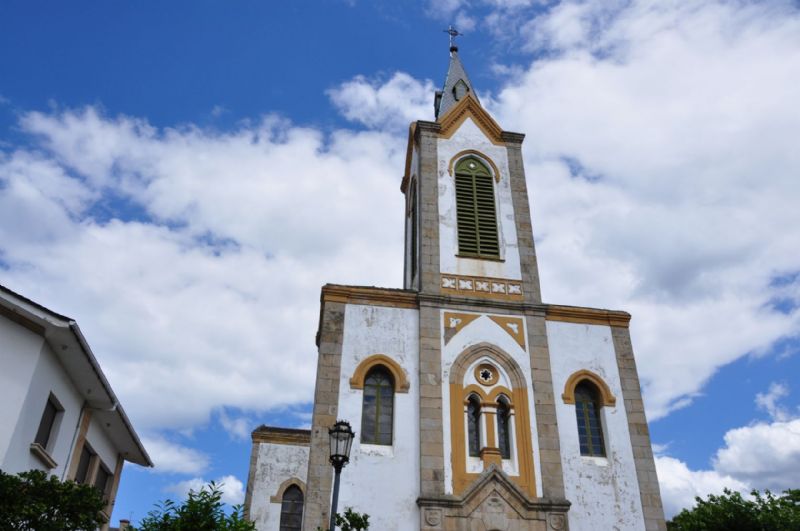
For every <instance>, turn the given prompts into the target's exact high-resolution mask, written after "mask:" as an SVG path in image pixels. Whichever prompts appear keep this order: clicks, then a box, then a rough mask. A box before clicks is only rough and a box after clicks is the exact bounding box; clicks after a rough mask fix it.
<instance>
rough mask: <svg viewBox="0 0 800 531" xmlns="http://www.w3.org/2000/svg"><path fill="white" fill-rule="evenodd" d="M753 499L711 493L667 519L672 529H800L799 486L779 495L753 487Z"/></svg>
mask: <svg viewBox="0 0 800 531" xmlns="http://www.w3.org/2000/svg"><path fill="white" fill-rule="evenodd" d="M751 494H752V497H753V498H752V499H745V498H744V497H743V496H742V495H741V494H740V493H738V492H732V491H730V490H728V489H725V490H724V494H722V495H720V496H715V495H713V494H711V495H709V497H708V500H703V499H702V498H700V497H696V498H695V500H696V501H697V505H696V506H695V507H694V508H692V509H684V510H683V511H681V512H680V513H679V514H678V515H676V516H675V517H674V518H673V519H672V520H671V521H669V522H667V529H669V530H670V531H728V530H731V529H735V530H737V531H797V530H798V529H800V490H798V489H792V490H786V491H784V492H783V495H781V496H776V495H774V494H772V493H771V492H770V491H768V490H767V491H765V492H764V494H763V495H762V494H761V493H759V492H758V491H756V490H754V491H753V492H752V493H751Z"/></svg>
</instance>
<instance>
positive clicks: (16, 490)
mask: <svg viewBox="0 0 800 531" xmlns="http://www.w3.org/2000/svg"><path fill="white" fill-rule="evenodd" d="M104 506H105V503H104V502H103V497H102V496H101V494H100V492H99V491H98V490H97V489H95V488H94V487H91V486H89V485H79V484H78V483H75V482H74V481H64V482H62V481H61V480H59V479H58V478H57V477H56V476H50V477H49V478H48V477H47V473H45V472H42V471H41V470H29V471H28V472H21V473H20V474H17V475H11V474H6V473H5V472H3V471H2V470H0V529H2V530H3V531H6V530H7V531H23V530H24V531H28V530H32V529H33V530H36V531H95V530H96V529H97V528H98V527H100V526H101V525H103V524H104V523H106V518H105V517H104V516H103V515H102V514H101V513H100V511H101V510H102V509H103V507H104Z"/></svg>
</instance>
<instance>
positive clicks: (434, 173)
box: [401, 46, 541, 303]
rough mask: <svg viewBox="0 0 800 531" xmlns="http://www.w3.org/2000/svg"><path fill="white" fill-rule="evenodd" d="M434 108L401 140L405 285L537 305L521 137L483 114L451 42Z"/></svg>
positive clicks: (535, 265) (484, 111)
mask: <svg viewBox="0 0 800 531" xmlns="http://www.w3.org/2000/svg"><path fill="white" fill-rule="evenodd" d="M434 110H435V116H436V121H435V122H428V121H422V120H420V121H417V122H414V123H412V124H411V126H410V129H409V135H408V150H407V156H406V166H405V174H404V176H403V181H402V185H401V190H402V191H403V193H404V194H405V196H406V227H405V234H406V238H405V240H406V242H405V279H404V287H405V289H413V290H417V291H419V292H421V293H426V294H443V295H453V296H464V297H474V298H481V299H496V300H505V301H516V302H528V303H540V302H541V293H540V289H539V274H538V268H537V264H536V251H535V249H534V243H533V232H532V229H531V221H530V219H531V218H530V206H529V203H528V192H527V187H526V183H525V172H524V169H523V164H522V152H521V148H522V141H523V139H524V135H522V134H519V133H511V132H507V131H503V130H502V129H501V128H500V126H499V125H498V124H497V122H495V120H494V119H493V118H492V117H491V116H490V115H489V113H488V112H486V110H485V109H484V108H483V106H482V105H481V103H480V100H479V99H478V95H477V94H476V92H475V90H474V88H473V86H472V82H471V81H470V79H469V76H468V75H467V73H466V70H465V69H464V65H463V64H462V63H461V59H460V57H459V55H458V48H457V47H456V46H451V47H450V64H449V67H448V71H447V77H446V79H445V83H444V87H443V89H442V90H441V91H437V92H436V95H435V98H434Z"/></svg>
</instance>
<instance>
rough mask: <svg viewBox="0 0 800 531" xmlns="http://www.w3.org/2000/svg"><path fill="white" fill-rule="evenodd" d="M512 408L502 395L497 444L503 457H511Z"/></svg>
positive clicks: (498, 409) (498, 407)
mask: <svg viewBox="0 0 800 531" xmlns="http://www.w3.org/2000/svg"><path fill="white" fill-rule="evenodd" d="M510 420H511V408H510V407H509V405H508V400H507V399H506V397H504V396H501V397H500V399H499V400H498V401H497V445H498V446H499V448H500V455H501V456H502V457H503V459H511V430H510V426H509V424H510Z"/></svg>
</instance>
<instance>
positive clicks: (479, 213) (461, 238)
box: [455, 157, 500, 258]
mask: <svg viewBox="0 0 800 531" xmlns="http://www.w3.org/2000/svg"><path fill="white" fill-rule="evenodd" d="M455 176H456V177H455V184H456V215H457V217H458V253H459V254H460V255H463V256H472V257H487V258H499V257H500V241H499V239H498V235H497V212H496V208H495V201H494V183H493V179H492V173H491V172H490V171H489V168H487V167H486V165H485V164H483V163H482V162H481V161H479V160H478V159H477V158H475V157H467V158H464V159H462V160H460V161H459V162H458V164H456V168H455Z"/></svg>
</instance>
